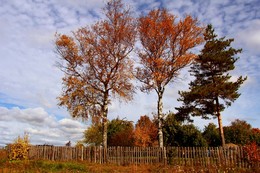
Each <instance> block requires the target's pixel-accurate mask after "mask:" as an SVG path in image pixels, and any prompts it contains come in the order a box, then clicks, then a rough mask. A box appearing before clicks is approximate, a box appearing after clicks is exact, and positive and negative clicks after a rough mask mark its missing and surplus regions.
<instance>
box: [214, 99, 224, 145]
mask: <svg viewBox="0 0 260 173" xmlns="http://www.w3.org/2000/svg"><path fill="white" fill-rule="evenodd" d="M216 106H217V117H218V127H219V134H220V138H221V145H222V147H224V146H225V136H224V130H223V124H222V116H221V114H220V111H219V101H218V97H217V98H216Z"/></svg>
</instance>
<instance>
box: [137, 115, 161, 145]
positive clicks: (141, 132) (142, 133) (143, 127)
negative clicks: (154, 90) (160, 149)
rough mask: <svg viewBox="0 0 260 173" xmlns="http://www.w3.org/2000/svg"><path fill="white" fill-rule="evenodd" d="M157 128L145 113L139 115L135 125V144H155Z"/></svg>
mask: <svg viewBox="0 0 260 173" xmlns="http://www.w3.org/2000/svg"><path fill="white" fill-rule="evenodd" d="M157 131H158V129H157V127H156V124H155V123H154V122H152V121H151V120H150V118H149V117H148V116H147V115H144V116H141V117H140V119H139V120H138V121H137V123H136V125H135V131H134V139H135V146H140V147H148V146H156V144H158V143H157V134H158V132H157Z"/></svg>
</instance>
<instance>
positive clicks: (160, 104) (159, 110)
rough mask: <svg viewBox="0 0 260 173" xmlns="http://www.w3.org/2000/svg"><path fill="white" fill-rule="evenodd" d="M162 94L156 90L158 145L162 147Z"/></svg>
mask: <svg viewBox="0 0 260 173" xmlns="http://www.w3.org/2000/svg"><path fill="white" fill-rule="evenodd" d="M162 96H163V91H159V92H158V105H157V109H158V136H159V146H160V147H161V148H162V147H163V130H162V125H163V124H162V123H163V122H162V120H163V114H162V111H163V102H162Z"/></svg>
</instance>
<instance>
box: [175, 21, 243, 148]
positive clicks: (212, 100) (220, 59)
mask: <svg viewBox="0 0 260 173" xmlns="http://www.w3.org/2000/svg"><path fill="white" fill-rule="evenodd" d="M204 39H205V41H206V44H205V45H204V48H203V49H202V51H201V53H200V55H199V57H198V58H197V59H196V60H195V62H194V64H193V66H192V67H191V70H190V72H191V75H192V76H194V77H195V80H194V81H192V82H190V84H189V86H190V87H189V91H182V92H179V94H180V99H178V100H179V101H182V102H183V105H182V106H181V107H179V108H176V109H177V110H178V111H179V113H178V114H179V115H182V116H185V117H188V115H189V114H191V115H192V116H202V118H205V119H208V118H209V116H210V115H212V116H213V117H217V118H218V124H219V134H220V137H221V142H222V146H224V145H225V137H224V131H223V126H222V116H221V114H220V113H221V112H222V111H223V110H224V109H225V106H230V105H231V103H232V102H234V101H235V100H236V99H237V98H238V97H239V96H240V94H239V93H238V89H239V88H240V86H241V84H242V83H243V82H244V81H245V80H246V78H243V77H242V76H240V77H239V78H238V79H237V80H231V75H230V74H229V73H228V72H229V71H231V70H233V69H234V68H235V65H234V64H235V62H236V61H237V60H238V58H236V57H235V55H236V54H238V53H240V52H241V49H234V48H232V47H231V43H232V42H233V41H234V39H225V37H223V38H217V35H216V34H215V33H214V29H213V28H212V26H211V25H208V27H207V28H206V31H205V33H204Z"/></svg>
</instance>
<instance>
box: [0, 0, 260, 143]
mask: <svg viewBox="0 0 260 173" xmlns="http://www.w3.org/2000/svg"><path fill="white" fill-rule="evenodd" d="M123 2H124V3H126V4H128V5H130V6H131V8H132V9H133V11H134V12H135V15H136V16H138V15H140V14H145V13H147V12H148V11H149V10H151V9H153V8H158V7H166V8H167V9H168V10H169V11H170V12H171V13H172V14H174V15H177V16H178V17H179V18H183V17H184V16H185V15H186V14H191V15H192V16H194V17H197V18H198V19H199V21H200V22H201V24H203V25H207V24H208V23H211V24H212V25H213V26H214V27H215V31H216V33H217V34H218V35H219V36H220V37H222V36H226V37H227V38H234V39H235V41H234V43H233V45H232V46H233V47H235V48H242V49H243V52H242V53H241V54H240V55H239V57H240V59H239V60H238V62H237V63H236V69H235V70H234V71H232V72H231V74H232V75H233V76H234V79H235V78H236V77H238V76H240V75H243V76H247V77H248V80H247V81H246V82H245V83H244V84H243V86H242V87H241V89H240V92H241V96H240V98H239V99H238V100H237V101H236V102H235V103H234V104H233V105H232V106H231V107H229V108H227V109H226V110H225V111H224V112H223V113H222V114H223V123H224V125H229V124H230V122H231V121H233V120H234V119H236V118H239V119H241V120H246V121H247V122H248V123H250V124H251V125H252V126H253V127H257V128H259V127H260V118H259V114H260V106H259V103H260V93H259V88H260V86H259V85H260V78H259V77H260V76H259V70H260V59H259V56H260V49H259V48H260V10H259V7H260V2H259V1H258V0H247V1H245V0H212V1H205V0H182V1H177V0H161V1H158V0H125V1H123ZM104 3H105V1H104V0H0V4H1V6H0V38H1V39H0V44H1V46H0V146H1V145H5V144H7V143H10V142H12V141H13V140H14V139H15V138H16V137H17V136H18V135H23V133H24V132H28V133H29V135H30V138H31V143H33V144H44V143H48V144H54V145H64V144H65V143H66V142H67V141H69V140H71V141H72V142H75V141H77V140H79V139H81V138H82V132H83V131H84V129H86V128H87V126H88V125H89V122H83V123H82V122H81V121H80V120H74V119H71V117H70V115H69V114H68V113H67V111H66V109H64V108H59V107H58V106H57V99H56V98H57V97H58V96H59V94H60V93H61V88H62V85H61V82H62V81H61V78H62V76H63V74H62V72H61V71H60V70H59V69H57V68H56V67H55V65H54V64H55V61H57V60H58V57H57V55H56V54H55V53H54V49H55V47H54V35H55V32H58V33H65V34H70V33H71V31H73V30H76V29H77V28H79V27H82V26H86V25H90V24H93V23H94V22H95V21H97V20H99V19H100V18H102V17H103V14H102V11H101V9H102V8H103V7H104ZM190 79H191V78H190V76H189V75H188V74H187V69H185V70H183V71H181V73H180V76H179V78H178V79H177V80H176V81H175V82H174V83H172V84H171V85H170V86H168V87H167V88H166V91H165V95H164V99H163V101H164V112H168V111H169V110H171V111H175V109H174V107H176V106H178V105H180V103H178V102H177V101H176V100H177V98H178V90H183V89H187V88H188V83H189V81H190ZM156 102H157V97H156V95H155V93H154V92H152V93H150V94H149V95H147V94H144V93H141V92H139V91H137V92H136V95H135V98H134V100H133V101H132V102H130V103H128V104H125V103H120V102H118V101H113V103H112V105H110V107H109V115H108V116H109V118H110V119H111V118H115V117H117V116H119V117H121V118H127V119H128V120H132V121H134V122H135V121H137V120H138V119H139V117H140V116H141V115H144V114H147V115H149V116H150V117H152V112H156ZM209 122H214V123H216V122H217V121H216V120H215V119H212V120H207V121H206V120H202V119H199V118H197V119H195V125H197V126H198V127H199V128H200V129H203V128H204V126H205V125H206V124H208V123H209Z"/></svg>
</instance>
